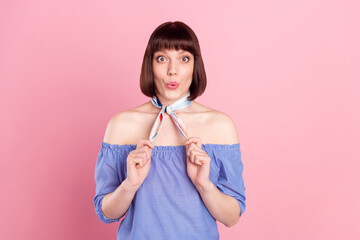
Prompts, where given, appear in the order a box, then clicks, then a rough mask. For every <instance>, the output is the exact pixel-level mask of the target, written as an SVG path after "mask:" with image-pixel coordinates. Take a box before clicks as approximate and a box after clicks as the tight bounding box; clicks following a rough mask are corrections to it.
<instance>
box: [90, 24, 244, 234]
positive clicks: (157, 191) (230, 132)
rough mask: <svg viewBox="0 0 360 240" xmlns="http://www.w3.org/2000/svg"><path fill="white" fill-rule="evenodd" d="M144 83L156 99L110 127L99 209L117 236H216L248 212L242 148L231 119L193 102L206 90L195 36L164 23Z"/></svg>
mask: <svg viewBox="0 0 360 240" xmlns="http://www.w3.org/2000/svg"><path fill="white" fill-rule="evenodd" d="M140 86H141V90H142V92H143V93H144V94H145V95H146V96H148V97H151V101H149V102H146V103H144V104H143V105H140V106H138V107H136V108H133V109H131V110H127V111H123V112H120V113H119V114H117V115H115V116H114V117H112V118H111V119H110V121H109V123H108V126H107V129H106V132H105V137H104V141H103V142H102V148H101V150H100V152H99V155H98V159H97V163H96V169H95V180H96V195H95V198H94V202H95V210H96V213H97V215H98V217H99V218H100V219H101V220H102V221H103V222H105V223H111V222H114V221H119V220H120V218H121V217H123V216H124V215H125V214H126V216H125V218H124V219H123V220H122V222H121V224H120V226H119V228H118V232H117V235H118V239H219V233H218V229H217V225H216V220H218V221H220V222H222V223H223V224H225V225H226V226H228V227H230V226H233V225H234V224H236V223H237V222H238V220H239V218H240V215H242V214H243V212H244V210H245V187H244V182H243V178H242V171H243V165H242V162H241V153H240V144H239V142H238V136H237V131H236V127H235V125H234V123H233V121H232V119H231V118H230V117H229V116H227V115H226V114H224V113H222V112H219V111H216V110H214V109H211V108H209V107H206V106H204V105H202V104H199V103H197V102H195V101H194V99H196V97H197V96H200V95H201V94H202V93H203V92H204V90H205V87H206V74H205V69H204V64H203V61H202V58H201V52H200V46H199V43H198V39H197V37H196V35H195V33H194V32H193V31H192V30H191V28H190V27H188V26H187V25H185V24H184V23H182V22H166V23H163V24H162V25H160V26H159V27H158V28H157V29H155V31H154V32H153V33H152V35H151V37H150V40H149V42H148V46H147V48H146V51H145V55H144V59H143V64H142V70H141V76H140Z"/></svg>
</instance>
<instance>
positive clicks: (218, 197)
mask: <svg viewBox="0 0 360 240" xmlns="http://www.w3.org/2000/svg"><path fill="white" fill-rule="evenodd" d="M217 117H218V119H217V121H216V124H213V125H212V126H211V128H212V129H214V131H215V132H218V133H219V136H220V137H218V138H217V139H216V140H214V141H215V142H219V143H222V144H235V143H238V142H239V141H238V136H237V131H236V127H235V124H234V123H233V121H232V119H231V118H230V117H228V116H227V115H223V114H221V115H218V116H217ZM187 155H188V175H189V177H190V179H191V180H192V182H193V184H194V186H195V187H196V189H197V190H198V192H199V194H200V196H201V198H202V200H203V202H204V204H205V206H206V208H207V209H208V211H209V212H210V214H211V215H212V216H213V217H214V218H215V219H216V220H218V221H220V222H222V223H223V224H224V225H225V226H227V227H231V226H233V225H235V224H236V223H237V222H238V221H239V218H240V215H241V209H240V206H239V203H238V201H237V200H236V199H235V198H234V197H232V196H230V195H227V194H225V193H223V192H221V191H220V190H219V189H218V188H217V187H216V186H215V185H214V184H213V183H212V182H211V181H210V180H209V171H210V160H211V159H210V157H209V156H208V155H207V153H206V152H205V151H204V150H202V149H201V140H200V139H199V138H189V140H188V141H187Z"/></svg>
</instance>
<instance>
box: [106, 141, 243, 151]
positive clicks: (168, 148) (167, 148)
mask: <svg viewBox="0 0 360 240" xmlns="http://www.w3.org/2000/svg"><path fill="white" fill-rule="evenodd" d="M101 146H102V147H103V148H109V149H114V150H126V149H131V150H133V149H136V145H135V144H122V145H120V144H111V143H106V142H101ZM201 146H202V148H203V149H206V150H215V149H216V150H229V149H239V148H240V143H234V144H216V143H206V144H201ZM184 149H186V146H185V145H178V146H171V145H169V146H161V145H155V146H154V148H153V149H152V150H153V151H176V150H184Z"/></svg>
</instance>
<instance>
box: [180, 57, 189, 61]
mask: <svg viewBox="0 0 360 240" xmlns="http://www.w3.org/2000/svg"><path fill="white" fill-rule="evenodd" d="M181 61H183V62H188V61H190V58H189V57H188V56H185V57H182V58H181Z"/></svg>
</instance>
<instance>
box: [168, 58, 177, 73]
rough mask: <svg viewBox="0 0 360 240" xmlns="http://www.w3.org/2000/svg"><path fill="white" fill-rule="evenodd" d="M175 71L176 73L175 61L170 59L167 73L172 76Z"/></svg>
mask: <svg viewBox="0 0 360 240" xmlns="http://www.w3.org/2000/svg"><path fill="white" fill-rule="evenodd" d="M176 73H177V70H176V66H175V63H174V62H172V61H170V63H169V68H168V75H170V76H172V75H176Z"/></svg>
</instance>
